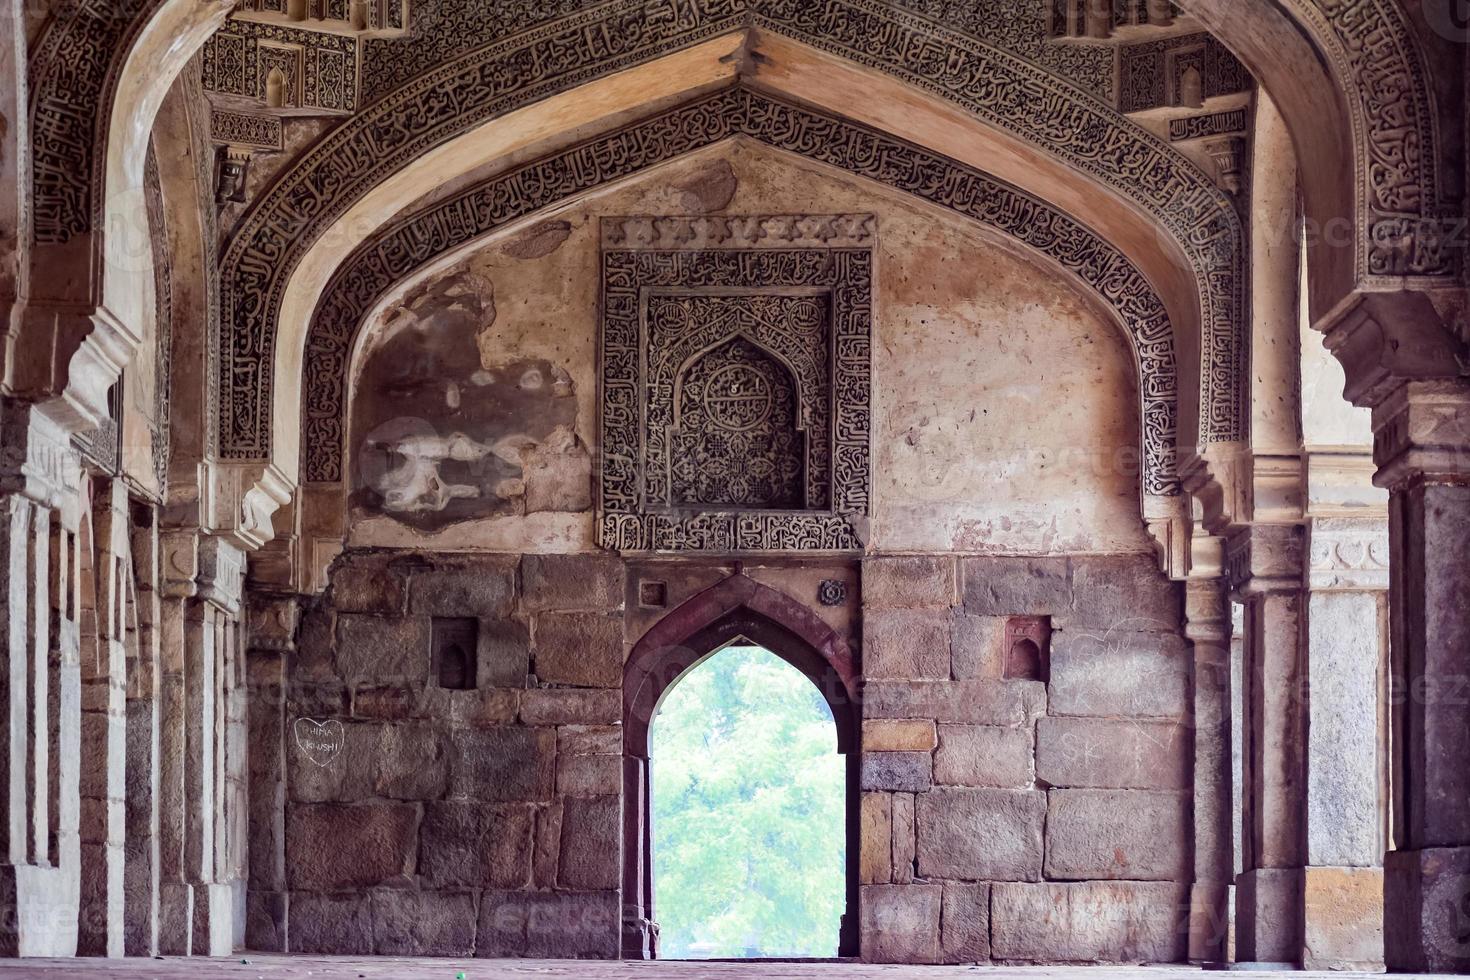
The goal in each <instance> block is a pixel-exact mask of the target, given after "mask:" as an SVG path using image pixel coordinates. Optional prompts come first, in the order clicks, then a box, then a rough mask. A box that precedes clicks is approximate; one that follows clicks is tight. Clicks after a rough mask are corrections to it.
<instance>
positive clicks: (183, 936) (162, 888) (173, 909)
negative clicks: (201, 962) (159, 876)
mask: <svg viewBox="0 0 1470 980" xmlns="http://www.w3.org/2000/svg"><path fill="white" fill-rule="evenodd" d="M193 940H194V886H193V885H190V884H188V883H187V882H182V881H164V882H160V883H159V885H158V952H159V954H160V955H162V956H189V955H191V954H192V953H193V951H194V942H193Z"/></svg>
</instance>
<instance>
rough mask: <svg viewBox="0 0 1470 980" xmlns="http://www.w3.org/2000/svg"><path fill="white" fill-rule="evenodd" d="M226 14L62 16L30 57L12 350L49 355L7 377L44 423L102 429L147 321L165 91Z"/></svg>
mask: <svg viewBox="0 0 1470 980" xmlns="http://www.w3.org/2000/svg"><path fill="white" fill-rule="evenodd" d="M232 6H233V4H232V3H229V2H226V0H206V2H200V0H148V2H145V3H144V4H143V5H142V7H141V9H138V10H136V11H130V10H129V9H128V8H127V7H126V6H121V7H120V6H118V5H115V4H107V3H90V2H77V3H62V4H59V5H58V6H57V8H56V13H55V14H54V15H53V18H52V20H51V21H50V22H48V24H47V26H46V27H45V28H44V29H43V31H42V33H41V34H40V36H39V38H38V40H37V44H36V46H35V50H34V52H33V53H32V55H31V58H30V65H29V84H30V89H31V100H30V107H29V111H30V129H29V134H30V141H31V146H30V166H31V170H30V178H31V179H30V187H31V207H30V210H29V214H28V221H27V225H26V228H25V229H24V233H25V234H27V235H28V236H29V240H30V262H29V270H28V274H27V276H26V279H25V282H24V284H23V286H22V289H21V290H20V292H21V296H20V300H21V304H22V316H21V318H20V338H19V343H20V344H25V345H27V347H29V348H31V349H33V350H50V349H52V348H53V347H54V348H55V354H54V355H53V359H49V360H48V359H45V358H33V359H30V360H29V362H27V361H17V362H16V363H15V364H14V365H7V369H8V370H7V374H8V375H12V379H11V380H12V386H13V387H14V388H16V389H17V390H19V391H22V392H25V393H27V394H34V395H37V396H39V397H42V398H47V397H51V401H50V403H49V409H48V411H49V413H50V414H51V415H52V416H53V417H55V418H56V419H57V420H58V421H60V422H62V423H63V424H64V425H67V426H68V427H70V428H73V429H83V428H91V427H95V426H96V425H97V423H98V422H99V421H100V420H101V419H103V418H105V417H106V393H107V389H108V388H110V387H111V385H112V384H113V382H115V381H116V380H117V377H118V376H119V375H120V373H121V372H122V370H123V367H124V366H125V365H126V364H127V361H128V358H129V355H130V354H131V352H132V350H133V348H135V347H136V346H137V345H138V343H139V342H140V341H141V340H142V337H143V333H144V331H143V329H142V324H143V322H144V320H145V319H146V318H147V317H151V316H152V315H153V312H154V311H153V310H151V309H149V308H148V307H147V304H146V302H145V298H146V297H148V296H150V295H151V280H152V276H153V263H152V254H151V248H150V243H149V238H150V234H149V224H148V217H147V207H146V202H145V194H144V190H143V187H144V179H143V178H144V162H145V160H146V159H147V154H148V140H149V136H150V134H151V132H152V129H153V123H154V119H155V117H156V116H157V113H158V108H159V106H160V104H161V103H162V101H163V98H164V96H165V94H166V93H167V92H168V90H169V88H170V86H171V85H172V84H173V81H174V79H175V78H176V77H177V76H178V74H179V72H180V71H181V70H182V69H183V67H184V65H185V64H186V63H187V62H188V60H189V59H190V58H191V57H193V55H194V52H195V51H197V50H198V49H199V48H200V47H201V46H202V45H203V44H204V42H205V41H206V40H207V39H208V38H209V36H210V35H211V34H213V33H214V31H215V30H216V29H217V28H218V27H219V26H220V25H221V24H222V23H223V22H224V20H225V18H226V17H227V16H228V15H229V12H230V10H231V8H232ZM17 369H18V370H19V371H23V372H25V373H23V374H17V373H16V370H17ZM54 396H59V397H54Z"/></svg>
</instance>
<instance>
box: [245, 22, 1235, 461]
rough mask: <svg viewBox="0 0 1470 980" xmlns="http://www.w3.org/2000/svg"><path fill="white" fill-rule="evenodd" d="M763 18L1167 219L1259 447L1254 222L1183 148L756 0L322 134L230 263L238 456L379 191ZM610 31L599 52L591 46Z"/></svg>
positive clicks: (934, 49)
mask: <svg viewBox="0 0 1470 980" xmlns="http://www.w3.org/2000/svg"><path fill="white" fill-rule="evenodd" d="M747 21H753V22H754V23H755V24H756V25H758V26H760V27H762V28H765V29H768V30H771V31H773V32H776V33H779V34H782V35H785V36H790V37H792V38H795V39H796V40H798V41H800V42H802V43H804V44H807V45H809V46H812V47H815V48H818V49H821V50H826V51H830V52H832V53H835V54H838V55H840V56H842V57H844V58H846V59H848V60H850V61H853V62H856V63H858V64H862V65H867V66H870V67H873V68H877V69H879V70H881V71H884V72H886V73H888V74H890V75H892V76H894V77H896V78H898V79H900V80H902V81H903V82H905V83H906V84H911V85H913V86H915V87H917V88H920V89H922V90H925V91H927V92H931V93H933V94H935V95H938V96H940V97H942V98H944V99H946V100H948V101H950V102H951V103H954V104H956V105H959V106H961V107H962V108H963V109H964V110H966V111H967V112H969V113H971V114H973V115H974V116H976V117H977V118H979V119H980V120H982V121H984V122H985V123H987V124H989V125H991V126H994V127H996V128H998V129H1001V130H1003V131H1005V132H1007V133H1010V134H1012V135H1013V136H1015V137H1016V138H1018V139H1022V140H1027V141H1030V142H1032V143H1034V144H1035V145H1038V146H1040V147H1041V148H1043V149H1044V150H1046V151H1047V152H1049V153H1051V154H1053V155H1055V156H1056V157H1058V158H1060V159H1061V160H1063V161H1065V162H1066V163H1068V164H1070V165H1071V166H1072V167H1074V168H1075V169H1077V170H1079V171H1081V172H1083V173H1086V174H1089V175H1091V176H1092V177H1093V178H1095V179H1096V180H1098V181H1100V182H1102V183H1103V184H1104V185H1107V186H1111V187H1112V188H1114V190H1115V191H1116V193H1117V194H1118V195H1119V196H1121V197H1123V198H1125V199H1129V200H1131V201H1132V202H1133V203H1134V204H1136V205H1137V206H1138V207H1139V209H1141V210H1142V211H1144V212H1146V213H1148V214H1150V215H1152V216H1153V218H1154V220H1155V221H1156V222H1157V224H1158V226H1159V227H1161V228H1163V229H1166V233H1167V236H1168V237H1169V239H1170V240H1171V241H1172V242H1174V243H1176V244H1177V246H1178V247H1179V249H1180V251H1181V252H1182V253H1183V254H1184V255H1186V256H1187V257H1188V259H1189V262H1190V264H1191V268H1192V271H1193V276H1194V279H1195V283H1196V288H1197V291H1198V293H1199V295H1200V297H1201V303H1202V322H1203V324H1204V333H1205V336H1204V338H1203V339H1202V348H1203V349H1202V361H1203V367H1202V383H1201V387H1202V392H1201V399H1202V401H1201V404H1202V409H1201V413H1200V415H1201V425H1200V437H1201V439H1202V441H1206V442H1209V441H1220V440H1233V439H1238V438H1240V437H1241V436H1242V434H1243V425H1244V423H1243V415H1242V412H1241V409H1240V401H1241V391H1240V386H1239V384H1238V383H1237V382H1238V378H1239V375H1240V371H1241V367H1242V364H1243V359H1244V350H1243V345H1244V340H1243V336H1242V314H1243V309H1244V300H1243V290H1244V280H1243V275H1242V269H1243V260H1244V248H1245V245H1244V241H1243V236H1242V231H1241V227H1240V221H1239V218H1238V217H1237V215H1236V212H1235V210H1234V207H1233V205H1232V204H1231V202H1230V201H1229V200H1228V198H1226V197H1225V195H1224V194H1223V193H1222V192H1221V191H1219V190H1218V189H1217V188H1216V187H1215V185H1214V184H1213V182H1212V181H1211V180H1210V179H1208V178H1207V177H1205V176H1204V175H1203V174H1202V173H1201V172H1200V171H1198V170H1197V168H1195V167H1194V165H1193V164H1192V163H1190V162H1189V161H1188V160H1186V159H1185V158H1184V157H1182V156H1181V155H1180V154H1179V153H1177V152H1176V151H1175V150H1173V149H1171V148H1170V147H1169V146H1168V145H1166V144H1165V143H1163V142H1162V141H1160V140H1158V139H1156V138H1155V137H1153V136H1152V135H1150V134H1148V133H1146V132H1145V131H1143V130H1142V129H1140V128H1139V127H1137V126H1135V125H1133V124H1132V123H1130V122H1129V121H1127V120H1126V119H1123V118H1122V117H1121V116H1118V115H1117V114H1116V113H1114V112H1113V111H1112V110H1111V109H1109V108H1108V107H1107V106H1105V105H1104V104H1103V103H1102V102H1100V101H1098V100H1096V99H1093V98H1092V97H1090V96H1087V95H1085V94H1083V93H1081V92H1080V91H1079V90H1077V89H1076V88H1074V87H1072V86H1070V85H1068V84H1067V83H1065V82H1063V81H1061V80H1059V79H1057V78H1056V77H1054V76H1052V75H1050V74H1048V73H1046V72H1044V71H1042V70H1041V69H1039V68H1037V67H1035V66H1034V65H1031V64H1030V63H1029V62H1026V61H1024V60H1022V59H1019V58H1015V57H1013V56H1011V55H1008V54H1005V53H1003V52H1000V51H998V50H996V49H993V48H989V47H987V46H986V45H984V44H982V43H980V42H978V41H976V40H975V39H973V38H969V37H966V36H964V35H961V34H958V33H956V32H954V31H950V30H947V29H945V28H943V27H940V26H938V25H936V24H933V23H932V22H929V21H927V20H924V19H923V18H920V17H917V16H914V15H909V14H903V13H900V12H897V11H895V10H893V8H892V7H891V5H888V4H880V3H877V2H874V0H827V2H825V3H823V4H811V3H809V2H807V0H777V2H772V3H767V4H763V5H762V7H761V8H760V10H759V11H758V12H757V11H756V10H755V9H754V8H751V7H747V6H746V0H694V2H691V3H689V4H687V5H681V6H680V7H679V8H678V10H677V12H674V13H671V12H670V11H668V10H665V9H663V8H659V7H655V6H649V5H646V4H642V3H636V4H635V3H633V2H631V0H627V2H620V3H614V4H608V5H605V6H602V7H598V8H596V9H595V10H591V11H584V12H582V13H579V14H576V15H573V16H571V17H569V18H565V19H563V20H559V21H555V22H552V23H549V24H545V25H542V26H539V27H537V28H535V29H533V30H530V31H528V32H525V33H522V34H520V35H517V36H515V37H511V38H508V39H506V40H504V41H501V42H498V43H496V44H493V45H490V46H488V47H486V48H483V49H480V50H478V51H475V52H473V53H471V54H469V55H466V56H464V57H462V58H460V59H459V60H457V61H454V62H452V63H451V64H448V65H445V66H443V67H442V68H439V69H437V70H435V71H432V72H430V73H428V74H426V75H424V76H423V77H422V78H420V79H419V80H418V81H417V82H414V83H412V84H409V85H406V86H404V87H403V88H401V89H399V90H396V91H395V92H394V93H393V94H392V95H390V96H387V97H385V98H383V99H382V100H380V101H378V102H376V103H374V104H373V105H371V106H369V107H368V108H367V109H365V110H364V111H363V112H362V113H360V114H359V115H358V116H356V117H354V118H353V119H352V120H351V121H349V122H348V123H346V124H344V125H343V126H342V127H340V128H339V129H337V130H335V131H333V132H332V133H331V134H330V135H329V136H327V137H326V138H325V139H323V140H322V141H321V142H320V143H319V144H318V145H317V146H316V147H315V148H314V149H313V150H312V151H311V152H310V153H308V155H307V156H306V158H305V159H304V160H303V161H302V163H301V164H300V165H299V166H298V167H297V168H296V169H295V170H293V171H292V172H291V173H290V174H288V175H287V176H286V177H285V178H284V179H283V180H282V181H281V182H279V183H278V184H277V185H276V186H275V187H273V188H272V190H271V191H270V192H269V193H268V194H266V195H265V196H264V197H263V198H262V199H261V201H260V202H259V204H258V205H257V206H256V207H255V208H254V209H253V210H252V212H251V213H250V214H249V215H248V216H247V217H246V219H245V220H244V222H243V223H242V225H241V229H240V232H239V234H238V235H237V237H236V238H235V239H234V240H233V241H232V242H231V245H230V247H229V250H228V252H227V254H226V257H225V260H224V263H223V275H224V277H225V278H224V286H225V290H226V297H225V299H226V305H225V309H224V311H223V323H222V325H221V342H220V353H221V360H220V365H219V372H220V374H219V383H220V390H221V394H220V400H219V406H220V415H219V446H220V454H221V456H223V457H225V458H231V459H242V460H259V459H264V458H266V457H267V456H268V454H269V452H270V449H271V435H270V433H271V404H270V402H271V396H272V392H273V384H274V379H273V377H272V374H273V365H274V357H275V344H276V331H277V328H278V323H277V315H278V312H279V310H280V307H281V303H282V298H283V295H284V292H285V289H286V286H287V283H288V282H289V280H290V276H291V273H292V270H293V269H294V268H295V266H296V265H297V263H299V262H300V260H301V258H302V256H303V255H304V254H305V253H306V251H307V250H308V249H309V248H310V246H311V244H312V243H313V242H314V241H315V240H316V239H317V238H318V237H319V236H320V235H321V234H322V233H323V231H324V229H325V228H326V227H328V226H329V225H330V224H331V222H332V221H334V220H335V219H337V218H338V217H340V216H341V215H342V214H344V213H345V212H346V210H347V209H348V208H349V207H350V205H351V204H352V203H353V201H354V200H356V199H357V197H359V196H361V195H362V194H363V193H365V192H366V191H365V188H367V187H369V186H371V185H372V184H373V183H374V182H375V181H377V180H380V179H382V178H383V177H385V176H386V175H387V174H390V173H393V172H395V171H397V170H399V169H401V168H402V167H404V166H406V165H407V164H408V163H409V161H411V160H413V159H414V158H416V157H418V156H420V155H421V154H422V153H424V152H425V151H427V150H428V149H430V148H432V147H434V146H437V145H440V144H442V143H444V142H446V141H448V140H450V139H451V138H453V137H455V136H457V135H459V134H462V133H464V132H467V131H468V130H470V129H473V128H474V127H476V126H479V125H481V124H483V123H485V122H488V121H489V120H491V119H493V118H495V117H498V116H500V115H502V114H504V113H506V112H509V111H511V110H513V109H515V108H517V107H521V106H525V105H528V104H530V103H532V102H535V101H537V100H538V99H540V98H543V97H546V96H547V95H550V94H553V93H556V92H561V91H565V90H568V89H570V88H572V87H575V86H576V85H578V84H580V83H582V82H585V81H588V80H590V79H593V78H597V77H600V76H602V75H605V74H608V73H610V72H613V71H616V70H617V69H619V68H623V67H626V66H629V65H632V64H635V63H640V62H643V61H648V60H650V59H652V58H655V57H656V56H658V55H660V54H663V53H666V52H668V51H672V50H676V49H678V48H681V47H685V46H688V45H690V44H692V43H694V42H695V41H698V40H700V39H702V38H705V37H708V36H710V35H711V34H715V33H719V32H722V31H725V32H727V31H729V30H730V29H732V28H735V27H738V26H739V25H740V24H741V23H744V22H747ZM594 26H596V27H597V30H596V31H595V32H594V31H593V30H592V28H593V27H594ZM604 27H606V29H603V28H604ZM593 36H595V37H596V38H597V41H596V42H595V43H588V42H587V40H586V38H588V37H593Z"/></svg>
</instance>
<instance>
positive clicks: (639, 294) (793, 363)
mask: <svg viewBox="0 0 1470 980" xmlns="http://www.w3.org/2000/svg"><path fill="white" fill-rule="evenodd" d="M876 229H877V219H876V218H874V217H873V216H872V215H834V216H806V215H800V216H797V215H769V216H758V217H711V218H704V217H695V218H684V217H668V218H662V217H638V218H607V219H604V220H603V223H602V244H603V252H602V269H603V287H602V297H603V303H602V347H601V371H602V414H601V425H602V440H603V455H602V473H601V484H600V498H599V526H598V534H599V541H600V543H601V544H602V545H603V547H606V548H611V549H613V550H617V551H721V552H729V551H852V550H858V549H860V548H861V547H862V542H861V539H860V536H859V534H858V530H857V523H858V522H859V521H860V520H861V519H862V518H865V517H866V516H867V514H868V506H869V482H870V452H869V445H868V434H869V428H870V421H871V390H872V381H871V363H870V362H871V349H872V345H871V329H872V314H871V302H872V270H873V258H872V246H873V244H874V240H875V234H876Z"/></svg>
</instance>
